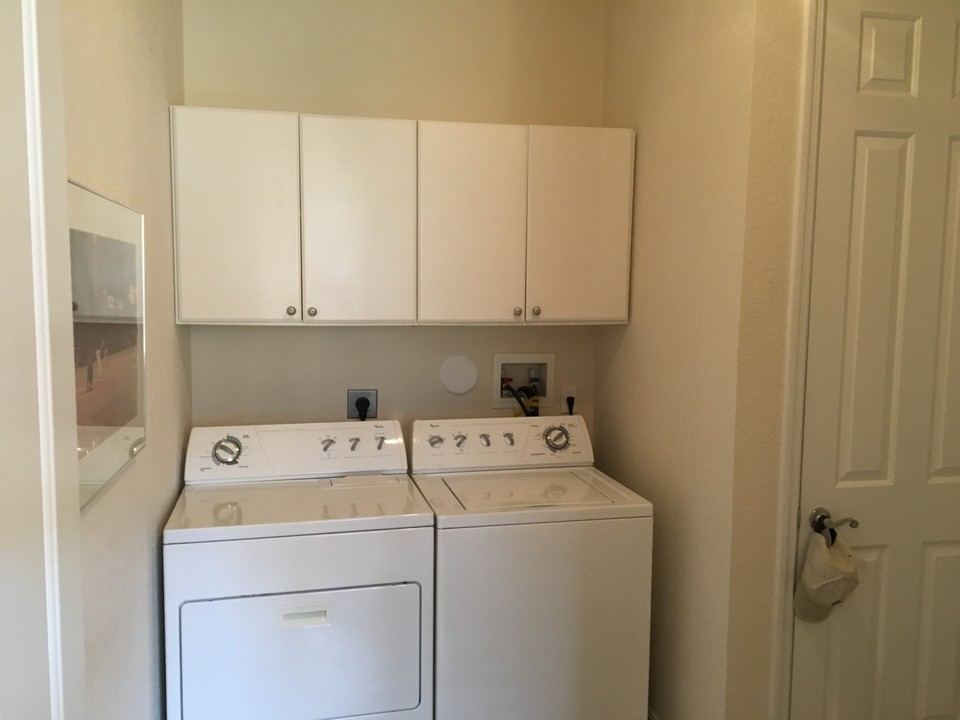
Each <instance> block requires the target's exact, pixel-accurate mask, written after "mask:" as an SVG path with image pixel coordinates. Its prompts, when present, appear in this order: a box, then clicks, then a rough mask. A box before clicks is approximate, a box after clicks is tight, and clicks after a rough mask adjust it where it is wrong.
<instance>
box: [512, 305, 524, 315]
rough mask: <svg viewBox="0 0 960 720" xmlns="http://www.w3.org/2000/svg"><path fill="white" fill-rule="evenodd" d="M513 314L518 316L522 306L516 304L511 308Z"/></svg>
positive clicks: (521, 311) (521, 313)
mask: <svg viewBox="0 0 960 720" xmlns="http://www.w3.org/2000/svg"><path fill="white" fill-rule="evenodd" d="M513 314H514V315H516V316H517V317H520V316H521V315H523V308H522V307H520V306H519V305H518V306H517V307H515V308H514V309H513Z"/></svg>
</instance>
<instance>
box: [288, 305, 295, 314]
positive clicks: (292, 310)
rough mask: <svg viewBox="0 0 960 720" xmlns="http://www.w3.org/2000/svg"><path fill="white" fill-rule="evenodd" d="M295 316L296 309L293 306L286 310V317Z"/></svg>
mask: <svg viewBox="0 0 960 720" xmlns="http://www.w3.org/2000/svg"><path fill="white" fill-rule="evenodd" d="M296 314H297V309H296V308H295V307H294V306H293V305H291V306H290V307H288V308H287V315H296Z"/></svg>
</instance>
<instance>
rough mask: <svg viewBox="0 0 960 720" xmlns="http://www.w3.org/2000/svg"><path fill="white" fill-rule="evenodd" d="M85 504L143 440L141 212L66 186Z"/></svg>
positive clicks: (82, 498) (79, 456)
mask: <svg viewBox="0 0 960 720" xmlns="http://www.w3.org/2000/svg"><path fill="white" fill-rule="evenodd" d="M67 201H68V212H69V216H70V277H71V281H72V298H73V352H74V375H75V379H76V400H77V462H78V463H79V466H80V507H81V508H83V507H86V506H88V505H89V504H90V503H91V501H93V500H94V498H96V497H98V496H99V495H100V494H101V493H102V492H103V491H104V490H105V489H106V488H107V487H108V486H109V485H110V483H111V481H112V480H114V479H115V478H116V477H118V475H119V474H120V473H121V471H122V470H123V469H124V468H125V467H126V466H127V465H128V464H129V463H130V462H131V461H132V460H133V458H135V457H136V455H137V453H139V452H140V450H142V449H143V447H144V445H145V444H146V437H147V436H146V422H145V420H146V408H145V397H144V360H145V355H144V348H145V344H144V297H143V294H144V293H143V290H144V268H143V215H141V214H140V213H138V212H136V211H134V210H131V209H130V208H128V207H124V206H123V205H120V204H119V203H116V202H114V201H112V200H109V199H108V198H105V197H103V196H102V195H98V194H97V193H95V192H92V191H90V190H88V189H87V188H84V187H82V186H80V185H78V184H76V183H74V182H70V183H69V184H68V188H67Z"/></svg>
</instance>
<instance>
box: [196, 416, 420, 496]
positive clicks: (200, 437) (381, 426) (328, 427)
mask: <svg viewBox="0 0 960 720" xmlns="http://www.w3.org/2000/svg"><path fill="white" fill-rule="evenodd" d="M406 471H407V454H406V449H405V447H404V444H403V434H402V433H401V431H400V423H398V422H397V421H395V420H384V421H372V422H363V423H361V422H350V423H303V424H297V425H244V426H233V427H197V428H194V429H193V430H192V431H191V433H190V442H189V444H188V445H187V459H186V463H185V466H184V471H183V477H184V482H185V483H186V484H187V485H194V484H201V483H239V482H254V481H264V480H291V479H303V478H319V477H339V476H343V475H365V474H370V473H384V474H396V473H405V472H406Z"/></svg>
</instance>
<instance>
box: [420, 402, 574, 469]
mask: <svg viewBox="0 0 960 720" xmlns="http://www.w3.org/2000/svg"><path fill="white" fill-rule="evenodd" d="M587 465H593V447H592V445H591V444H590V436H589V434H588V433H587V427H586V425H585V424H584V422H583V418H582V417H580V416H579V415H569V416H568V415H558V416H553V417H550V416H545V417H517V418H473V419H470V420H418V421H416V422H415V423H414V424H413V458H412V462H411V471H412V472H415V473H430V472H444V471H450V470H460V471H468V470H507V469H519V468H541V467H580V466H587Z"/></svg>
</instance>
